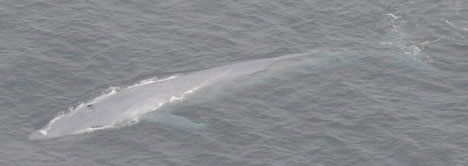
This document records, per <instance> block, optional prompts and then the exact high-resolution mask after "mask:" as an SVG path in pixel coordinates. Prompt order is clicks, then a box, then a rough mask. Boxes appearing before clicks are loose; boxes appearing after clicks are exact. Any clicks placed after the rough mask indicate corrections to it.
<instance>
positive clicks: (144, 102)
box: [29, 53, 310, 140]
mask: <svg viewBox="0 0 468 166" xmlns="http://www.w3.org/2000/svg"><path fill="white" fill-rule="evenodd" d="M307 54H310V53H307ZM303 55H305V54H297V55H287V56H280V57H276V58H267V59H260V60H253V61H248V62H241V63H235V64H230V65H226V66H220V67H215V68H211V69H207V70H202V71H197V72H192V73H188V74H185V75H180V76H172V77H169V78H167V79H162V80H158V81H152V82H148V83H143V84H139V85H136V86H131V87H128V88H125V89H122V90H119V91H118V92H116V93H114V94H111V95H109V96H106V97H104V98H102V99H100V100H97V101H94V102H91V103H87V104H81V105H80V106H78V107H76V108H74V109H72V110H71V111H69V112H66V113H61V114H60V115H58V116H57V117H55V118H54V119H52V120H51V121H50V122H49V123H48V124H47V125H46V126H44V127H43V128H42V129H40V130H37V131H35V132H33V133H32V134H31V135H30V137H29V138H30V139H33V140H36V139H48V138H56V137H62V136H67V135H75V134H80V133H86V132H90V131H95V130H100V129H106V128H112V127H116V126H121V125H125V124H129V123H130V124H131V123H134V122H137V121H138V119H139V118H140V117H141V116H142V115H143V114H146V113H148V112H151V111H154V110H157V108H159V107H161V106H162V105H164V104H165V103H168V102H171V101H173V100H177V99H180V98H183V97H185V96H186V95H188V94H190V93H193V92H195V91H196V90H197V89H199V88H202V87H204V86H207V85H209V84H213V83H216V82H218V81H221V80H223V79H226V78H229V79H231V78H235V77H238V76H242V75H247V74H252V73H255V72H259V71H262V70H264V69H266V68H267V67H268V66H270V65H272V64H274V63H276V62H278V61H280V60H283V59H289V58H293V57H297V56H303ZM161 119H165V120H166V121H171V120H172V119H174V120H176V121H177V120H180V119H181V118H172V119H171V118H169V119H167V118H161ZM193 125H197V124H196V123H194V122H193ZM196 127H197V126H195V127H194V128H196Z"/></svg>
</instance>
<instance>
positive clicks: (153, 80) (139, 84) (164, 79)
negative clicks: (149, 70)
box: [128, 75, 178, 88]
mask: <svg viewBox="0 0 468 166" xmlns="http://www.w3.org/2000/svg"><path fill="white" fill-rule="evenodd" d="M177 77H178V75H173V76H170V77H167V78H163V79H159V78H158V77H152V78H149V79H145V80H142V81H140V82H138V83H136V84H133V85H130V86H128V88H134V87H137V86H141V85H145V84H150V83H154V82H161V81H167V80H171V79H174V78H177Z"/></svg>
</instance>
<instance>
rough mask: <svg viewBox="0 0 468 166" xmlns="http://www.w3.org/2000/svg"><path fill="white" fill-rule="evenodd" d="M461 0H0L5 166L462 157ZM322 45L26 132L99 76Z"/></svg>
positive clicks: (465, 138) (452, 164) (105, 82)
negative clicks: (81, 125) (185, 126)
mask: <svg viewBox="0 0 468 166" xmlns="http://www.w3.org/2000/svg"><path fill="white" fill-rule="evenodd" d="M467 18H468V1H466V0H433V1H427V0H415V1H407V0H390V1H387V0H374V1H370V0H348V1H335V0H326V1H302V0H291V1H283V0H278V1H277V0H255V1H234V0H233V1H220V0H216V1H215V0H204V1H199V0H191V1H181V0H170V1H136V0H135V1H131V0H121V1H90V0H83V1H65V0H60V1H58V0H56V1H43V0H40V1H6V0H4V1H1V2H0V37H1V38H0V113H1V116H0V165H2V166H10V165H11V166H15V165H21V166H23V165H60V166H63V165H158V166H159V165H161V166H165V165H226V166H227V165H233V166H238V165H250V166H254V165H256V166H257V165H278V166H299V165H307V166H308V165H327V166H328V165H330V166H335V165H347V166H348V165H358V166H362V165H379V166H400V165H412V166H416V165H421V166H427V165H437V166H439V165H447V166H458V165H460V166H464V165H467V164H468V19H467ZM310 50H320V51H321V52H320V56H341V57H350V58H349V59H350V60H349V61H346V62H342V63H340V64H330V65H328V64H321V65H320V64H319V65H307V63H305V64H300V62H298V65H295V66H294V65H293V66H292V67H288V68H284V69H278V68H274V67H273V68H271V69H269V70H267V71H265V72H262V73H257V74H254V75H250V76H246V77H242V78H241V79H237V80H231V81H230V82H225V83H223V84H222V85H217V86H213V87H210V88H207V89H205V90H203V91H200V92H198V93H195V94H193V95H192V96H190V97H188V98H187V99H185V100H184V101H182V102H179V103H177V104H174V105H171V106H170V107H167V108H165V109H169V110H170V111H172V112H173V113H174V114H177V115H180V116H183V117H187V118H189V119H192V120H195V121H202V122H206V123H209V124H210V125H209V128H208V129H207V130H204V131H186V130H178V129H175V128H172V127H170V126H165V125H159V124H155V123H147V122H141V123H138V124H135V125H132V126H127V127H122V128H117V129H111V130H102V131H96V132H92V133H87V134H82V135H75V136H70V137H63V138H58V139H51V140H42V141H32V140H29V139H28V136H29V134H30V133H32V132H33V131H35V130H37V129H40V128H41V127H42V126H44V125H46V124H47V123H48V122H49V121H50V120H51V119H52V118H54V117H55V116H56V115H57V114H58V113H59V112H62V111H66V110H67V109H68V108H69V107H73V106H76V105H78V104H80V103H82V102H83V101H86V100H90V99H92V98H94V97H96V96H98V95H99V94H101V93H102V92H103V91H105V90H106V89H109V88H110V87H115V86H128V85H132V84H134V83H136V82H138V81H140V80H143V79H146V78H150V77H160V76H167V75H171V74H174V73H186V72H187V71H194V70H201V69H207V68H212V67H216V66H220V65H225V64H231V63H235V62H241V61H248V60H254V59H262V58H267V57H276V56H282V55H288V54H296V53H303V52H307V51H310Z"/></svg>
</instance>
